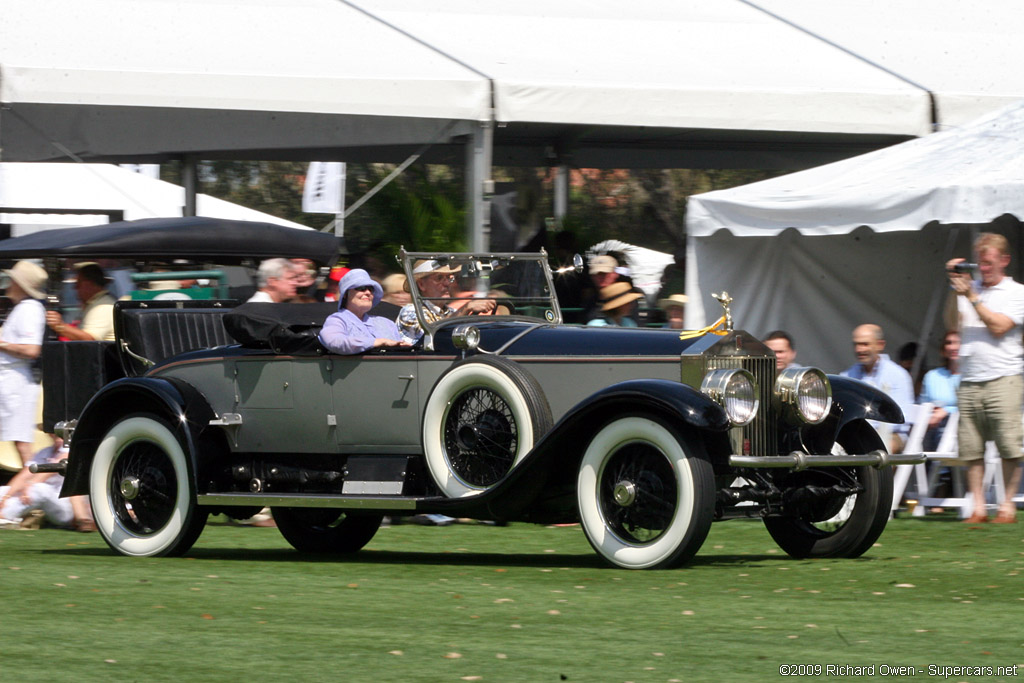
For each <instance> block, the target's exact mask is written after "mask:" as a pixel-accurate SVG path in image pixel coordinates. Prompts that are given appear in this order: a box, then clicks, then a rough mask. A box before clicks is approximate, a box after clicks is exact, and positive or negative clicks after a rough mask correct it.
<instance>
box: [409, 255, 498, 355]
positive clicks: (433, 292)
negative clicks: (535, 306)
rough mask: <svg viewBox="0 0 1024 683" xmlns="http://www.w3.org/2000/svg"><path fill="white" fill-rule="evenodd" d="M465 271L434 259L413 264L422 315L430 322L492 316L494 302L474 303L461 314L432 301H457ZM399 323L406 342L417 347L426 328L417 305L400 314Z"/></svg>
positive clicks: (466, 306) (471, 302)
mask: <svg viewBox="0 0 1024 683" xmlns="http://www.w3.org/2000/svg"><path fill="white" fill-rule="evenodd" d="M461 269H462V266H458V267H456V268H452V267H451V266H449V265H447V264H441V263H439V262H438V261H436V260H433V259H430V260H420V261H416V263H414V264H413V268H412V276H413V279H414V280H415V281H416V289H417V290H418V291H419V293H420V297H422V298H421V303H422V304H423V308H422V314H423V318H424V319H425V320H426V322H428V323H432V322H436V321H438V320H443V319H444V318H448V317H450V316H453V315H478V314H482V313H490V312H491V311H492V310H494V306H495V301H494V299H471V300H470V301H469V302H467V303H466V304H464V305H463V306H462V307H460V308H459V309H458V310H456V309H454V308H451V307H450V306H448V304H447V303H446V302H443V301H441V302H437V301H431V299H446V298H449V299H450V298H453V297H452V292H451V288H452V285H453V284H454V283H455V273H457V272H459V270H461ZM396 322H397V323H398V330H399V331H400V332H401V333H402V341H406V342H408V343H410V344H414V343H416V342H417V341H419V339H420V337H422V336H423V328H422V327H421V326H420V321H419V318H418V317H417V315H416V304H415V303H411V304H406V305H405V306H403V307H402V310H401V311H399V313H398V320H397V321H396Z"/></svg>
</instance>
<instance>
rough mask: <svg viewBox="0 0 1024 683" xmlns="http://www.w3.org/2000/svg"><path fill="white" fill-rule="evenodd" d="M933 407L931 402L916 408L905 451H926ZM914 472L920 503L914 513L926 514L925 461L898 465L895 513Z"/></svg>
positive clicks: (894, 478)
mask: <svg viewBox="0 0 1024 683" xmlns="http://www.w3.org/2000/svg"><path fill="white" fill-rule="evenodd" d="M932 408H934V405H933V404H931V403H921V404H919V405H918V406H917V407H916V410H914V418H913V419H914V424H913V425H912V426H911V428H910V433H909V434H908V435H907V443H906V445H904V447H903V452H904V453H921V452H923V451H924V436H925V433H926V432H927V431H928V419H929V418H930V417H931V414H932ZM912 474H913V475H914V479H915V482H914V483H915V484H916V486H917V497H918V499H919V501H918V502H919V504H918V505H917V507H915V508H914V512H913V513H912V514H913V515H914V516H915V517H920V516H921V515H923V514H924V510H923V509H921V508H922V506H921V505H920V499H921V498H923V497H925V496H926V495H928V471H927V470H926V469H925V466H924V463H920V464H917V465H897V466H896V471H895V473H894V475H893V484H892V508H891V511H892V512H893V513H895V512H896V510H897V509H898V508H899V506H900V501H902V500H903V494H904V493H905V492H906V489H907V484H908V483H909V482H910V476H911V475H912Z"/></svg>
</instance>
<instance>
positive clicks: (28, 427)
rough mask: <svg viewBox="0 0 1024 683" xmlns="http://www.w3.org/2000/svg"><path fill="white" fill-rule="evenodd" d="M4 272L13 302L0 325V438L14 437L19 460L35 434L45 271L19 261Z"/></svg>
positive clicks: (23, 458) (29, 452)
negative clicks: (36, 363)
mask: <svg viewBox="0 0 1024 683" xmlns="http://www.w3.org/2000/svg"><path fill="white" fill-rule="evenodd" d="M4 275H6V276H7V277H8V278H10V285H9V286H8V287H7V297H8V298H9V299H10V300H11V301H13V302H14V304H15V305H14V308H13V309H11V312H10V314H9V315H8V316H7V320H6V321H5V322H4V324H3V327H0V441H13V442H14V446H15V448H17V449H18V455H20V456H21V462H22V463H23V464H26V465H27V464H28V462H29V460H31V459H32V445H33V442H34V440H35V436H36V404H37V403H38V401H39V385H38V384H37V383H36V381H35V377H34V376H33V372H32V362H33V361H34V360H35V359H36V358H38V357H39V353H40V351H42V348H43V334H44V333H45V331H46V308H44V307H43V304H42V303H40V302H39V299H42V298H43V297H45V296H46V291H45V289H46V271H45V270H43V269H42V268H40V267H39V266H37V265H36V264H34V263H31V262H29V261H18V262H17V263H15V264H14V267H13V268H11V269H10V270H5V271H4Z"/></svg>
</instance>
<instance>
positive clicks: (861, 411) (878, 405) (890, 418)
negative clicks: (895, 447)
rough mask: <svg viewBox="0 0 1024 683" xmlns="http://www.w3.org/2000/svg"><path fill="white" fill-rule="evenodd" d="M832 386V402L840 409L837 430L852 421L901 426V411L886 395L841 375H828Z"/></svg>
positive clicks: (857, 380) (866, 384)
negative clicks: (869, 421)
mask: <svg viewBox="0 0 1024 683" xmlns="http://www.w3.org/2000/svg"><path fill="white" fill-rule="evenodd" d="M828 381H829V384H831V385H832V402H833V403H836V404H838V405H839V406H840V407H841V408H842V417H841V418H840V422H839V426H838V429H837V430H836V432H837V433H838V431H839V429H842V428H843V425H846V424H847V423H849V422H852V421H853V420H861V419H863V420H877V421H879V422H889V423H892V424H903V422H904V417H903V411H902V410H901V409H900V407H899V405H898V404H897V403H896V401H894V400H893V399H892V398H891V397H890V396H889V395H888V394H886V393H885V392H884V391H882V390H880V389H876V388H875V387H873V386H871V385H870V384H868V383H867V382H862V381H860V380H859V379H853V378H851V377H843V376H841V375H829V376H828Z"/></svg>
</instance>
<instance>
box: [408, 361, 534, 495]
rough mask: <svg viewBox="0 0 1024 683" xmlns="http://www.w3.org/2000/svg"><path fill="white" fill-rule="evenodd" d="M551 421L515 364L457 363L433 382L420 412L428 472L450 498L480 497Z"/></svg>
mask: <svg viewBox="0 0 1024 683" xmlns="http://www.w3.org/2000/svg"><path fill="white" fill-rule="evenodd" d="M551 422H552V421H551V409H550V408H549V407H548V404H547V400H546V399H545V398H544V395H543V393H542V392H541V389H540V386H539V385H538V384H537V381H536V380H535V379H533V377H532V376H530V375H529V373H527V372H526V371H525V370H523V369H522V368H521V367H519V366H518V365H517V364H516V363H514V362H512V361H510V360H507V359H505V358H501V357H496V356H475V357H473V358H470V359H467V360H464V361H460V362H459V363H456V364H455V365H454V366H452V367H451V368H450V369H449V370H448V371H447V372H446V373H445V374H444V375H442V376H441V378H440V379H439V380H438V381H437V384H436V385H435V386H434V390H433V391H432V392H431V394H430V398H429V399H428V400H427V405H426V408H425V409H424V411H423V451H424V456H425V458H426V461H427V468H428V469H429V470H430V475H431V476H432V477H433V479H434V482H435V483H436V484H437V486H438V488H440V489H441V491H442V492H443V493H444V494H445V495H447V496H449V497H451V498H458V497H461V496H469V495H473V494H476V493H479V492H481V491H484V490H486V489H487V488H489V487H490V486H492V485H494V484H495V483H496V482H497V481H498V480H500V479H501V478H502V477H504V476H505V475H506V474H508V472H509V471H510V470H511V469H512V468H513V467H514V466H515V465H516V464H517V463H518V462H519V461H520V460H522V459H523V458H524V457H525V456H526V454H527V453H529V452H530V451H531V450H532V449H533V446H534V444H535V443H536V442H537V440H539V439H540V437H541V436H543V435H544V434H545V433H546V432H547V431H548V430H549V429H551Z"/></svg>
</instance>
